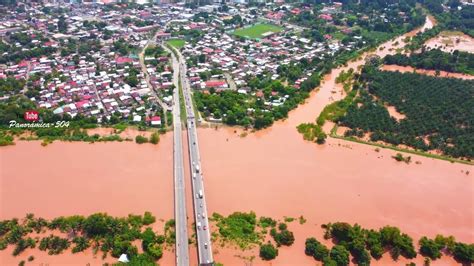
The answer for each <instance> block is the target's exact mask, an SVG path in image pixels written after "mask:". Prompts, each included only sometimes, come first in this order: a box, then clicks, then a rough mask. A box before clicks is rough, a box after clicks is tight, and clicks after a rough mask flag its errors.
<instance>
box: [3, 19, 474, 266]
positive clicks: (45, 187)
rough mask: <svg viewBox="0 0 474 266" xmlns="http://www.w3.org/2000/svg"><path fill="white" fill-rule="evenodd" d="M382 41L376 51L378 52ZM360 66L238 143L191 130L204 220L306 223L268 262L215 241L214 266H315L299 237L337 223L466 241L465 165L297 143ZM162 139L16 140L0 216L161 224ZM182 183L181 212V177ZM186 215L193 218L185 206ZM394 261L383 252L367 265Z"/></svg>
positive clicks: (168, 149) (77, 261) (229, 132)
mask: <svg viewBox="0 0 474 266" xmlns="http://www.w3.org/2000/svg"><path fill="white" fill-rule="evenodd" d="M429 23H431V22H429ZM402 38H403V37H400V38H397V40H401V39H402ZM393 42H395V41H391V42H389V43H387V44H385V45H384V47H385V49H382V50H377V51H376V53H377V54H380V55H383V54H386V53H389V49H390V48H391V47H392V43H393ZM392 50H393V49H392ZM362 63H363V61H356V62H351V63H349V65H348V66H347V67H344V68H339V69H336V70H334V71H332V73H331V74H329V75H327V76H326V77H325V81H324V84H323V85H322V86H321V87H320V88H319V90H318V92H316V91H315V92H313V93H312V94H311V97H310V98H309V99H308V100H307V102H306V103H305V104H304V105H302V106H300V107H298V108H297V109H296V110H294V111H292V112H290V115H289V118H288V119H286V120H285V121H280V122H277V123H275V125H274V126H273V127H272V128H270V129H266V130H263V131H259V132H257V133H249V134H248V135H247V136H245V137H242V136H241V133H242V130H240V129H233V128H225V127H223V128H220V129H218V130H216V129H212V128H201V129H199V140H200V148H201V158H202V166H203V171H204V181H205V190H206V197H207V202H208V211H209V213H213V212H218V213H221V214H224V215H225V214H230V213H232V212H234V211H255V212H256V213H257V215H259V216H271V217H274V218H279V219H282V218H283V216H290V217H299V216H300V215H303V216H304V217H305V218H306V219H307V222H306V223H305V224H303V225H300V224H299V223H298V221H297V220H296V221H294V222H292V223H290V224H289V228H290V230H293V231H294V232H295V237H296V241H295V243H294V245H293V246H291V247H284V248H280V254H279V256H278V257H277V259H276V260H274V261H272V262H271V263H268V262H262V261H261V260H260V259H258V254H257V250H256V249H255V250H251V251H247V252H241V251H238V250H236V249H234V248H232V247H225V248H221V247H218V246H217V245H215V246H214V251H215V253H216V254H215V260H216V261H217V262H222V263H224V265H245V261H246V259H243V258H242V257H251V256H256V258H255V260H253V265H270V264H271V265H314V264H315V261H314V260H313V259H312V258H310V257H307V256H306V255H305V254H304V241H305V239H306V238H307V237H310V236H314V237H317V238H318V239H319V240H322V236H323V234H322V230H321V228H320V225H321V224H323V223H327V222H336V221H346V222H350V223H359V224H361V225H362V226H364V227H368V228H379V227H381V226H384V225H394V226H398V227H399V228H400V229H401V230H402V231H404V232H405V233H408V234H409V235H411V236H412V237H413V238H414V239H415V241H417V239H418V238H419V237H420V236H423V235H427V236H430V237H433V236H435V235H436V234H438V233H440V234H446V235H453V236H455V237H456V238H457V239H458V240H460V241H464V242H470V243H472V242H474V226H473V225H474V217H473V210H474V198H473V195H474V181H473V176H472V175H473V173H474V167H472V166H468V165H463V164H457V163H454V164H453V163H449V162H446V161H441V160H434V159H429V158H426V157H420V156H416V155H411V156H412V161H413V162H418V163H411V164H405V163H400V162H396V161H395V160H394V159H392V158H391V156H392V155H394V154H395V151H392V150H386V149H381V150H380V151H378V152H377V151H375V149H374V147H372V146H368V145H362V144H356V143H352V142H346V141H343V140H337V139H331V138H329V139H328V141H327V143H326V144H325V145H316V144H314V143H309V142H307V141H304V140H303V138H302V136H301V135H300V134H299V133H298V132H297V131H296V126H297V125H298V124H300V123H302V122H311V121H314V119H315V118H316V117H317V115H318V114H319V112H320V111H321V110H322V108H324V106H325V105H327V104H328V103H330V102H332V101H334V100H338V99H340V98H341V97H343V96H344V95H343V93H342V89H341V88H339V87H338V86H336V85H335V82H334V80H335V78H336V77H337V75H338V74H339V73H340V71H342V70H343V69H344V70H347V69H348V68H350V67H352V68H354V69H356V68H357V66H359V65H361V64H362ZM183 136H184V135H183ZM172 142H173V140H172V134H169V133H168V134H166V135H164V136H162V138H161V141H160V143H159V144H158V145H156V146H155V145H151V144H144V145H138V144H135V143H133V142H122V143H118V142H113V143H96V144H88V143H64V142H55V143H53V144H51V145H48V146H47V147H42V146H41V145H40V144H39V142H19V143H17V145H15V146H10V147H2V148H1V149H0V189H1V190H0V219H8V218H12V217H23V216H24V215H25V214H26V213H34V214H36V216H42V217H45V218H53V217H56V216H60V215H72V214H84V215H87V214H90V213H94V212H107V213H109V214H111V215H119V216H125V215H127V214H129V213H143V212H144V211H151V212H153V213H154V214H155V215H156V216H157V218H158V219H163V220H167V219H169V218H172V217H173V171H172V165H173V158H172ZM466 171H470V172H471V174H466ZM187 185H188V186H187V189H188V206H191V203H190V202H189V200H190V199H191V192H190V190H189V188H190V186H189V182H188V184H187ZM188 212H189V217H192V214H191V210H190V208H188ZM190 222H192V219H191V218H190ZM162 225H163V223H162V222H158V223H157V224H156V225H155V228H156V229H157V230H162ZM328 244H330V243H328ZM11 250H12V248H11V247H9V248H8V249H7V250H5V251H0V265H17V264H18V262H19V261H20V260H22V259H23V260H25V259H26V258H27V257H28V256H29V255H31V254H34V256H35V258H36V259H35V261H34V262H35V263H34V264H36V265H38V264H40V263H49V265H85V264H86V263H90V265H101V264H102V261H101V260H100V259H99V258H93V256H92V254H90V251H88V253H84V254H79V255H70V253H69V251H68V252H66V253H65V254H62V255H59V256H51V257H50V256H47V255H46V253H44V252H39V251H27V252H25V253H24V254H22V255H21V256H19V257H16V258H13V257H12V256H11V255H10V254H11ZM194 250H195V248H194V247H192V248H191V258H192V259H193V260H194V261H193V264H192V265H195V264H196V261H195V260H196V256H195V251H194ZM108 261H109V262H113V261H114V260H113V259H108ZM414 261H416V262H417V264H421V262H422V261H423V259H422V258H421V256H418V258H417V259H416V260H414ZM405 262H406V261H405V260H400V261H398V262H393V261H392V260H391V259H389V258H388V256H384V258H382V259H381V261H379V262H377V263H375V262H374V263H373V264H374V265H404V264H405ZM159 263H160V264H161V265H173V264H174V255H173V254H172V251H167V252H165V254H164V257H163V259H162V260H160V261H159ZM450 264H454V261H453V260H452V259H450V258H444V259H442V260H439V261H436V262H434V263H433V264H432V265H450Z"/></svg>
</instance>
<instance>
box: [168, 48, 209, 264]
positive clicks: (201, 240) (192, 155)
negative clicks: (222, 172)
mask: <svg viewBox="0 0 474 266" xmlns="http://www.w3.org/2000/svg"><path fill="white" fill-rule="evenodd" d="M167 50H168V49H167ZM175 51H176V50H175ZM176 52H177V55H178V58H176V56H175V55H174V54H173V53H172V58H173V69H179V79H180V81H181V86H182V90H183V96H184V105H185V109H186V126H187V129H188V148H189V166H190V173H191V177H190V178H191V184H192V188H193V193H192V195H193V196H192V197H193V205H194V220H195V227H196V238H197V239H196V240H197V249H198V262H199V265H202V266H208V265H214V259H213V254H212V246H211V234H210V232H209V220H208V213H207V207H206V206H207V205H206V195H205V193H204V182H203V174H202V167H201V157H200V155H199V144H198V137H197V130H196V119H195V114H194V110H193V105H192V99H191V88H190V86H189V83H188V79H187V78H186V71H187V68H186V64H185V63H184V62H185V60H184V58H183V57H182V55H181V53H180V52H179V51H176ZM178 60H179V61H178ZM174 74H176V71H175V72H174ZM174 97H179V95H176V94H175V96H174ZM177 103H179V101H178V102H177V101H175V105H174V108H175V109H176V108H179V105H177ZM175 124H176V120H175Z"/></svg>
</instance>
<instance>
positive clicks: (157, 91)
mask: <svg viewBox="0 0 474 266" xmlns="http://www.w3.org/2000/svg"><path fill="white" fill-rule="evenodd" d="M57 7H58V5H56V4H46V5H40V4H37V3H35V2H32V3H30V4H25V5H24V6H22V8H23V9H24V10H18V9H17V10H14V11H12V12H10V13H6V14H4V15H2V16H3V17H2V22H1V24H0V37H1V44H2V45H1V48H2V50H0V52H2V56H5V58H7V56H9V57H10V58H9V59H11V60H8V61H4V62H0V79H6V78H9V77H13V78H15V79H19V80H20V79H22V80H27V81H28V82H27V85H25V88H24V89H23V90H22V91H21V92H22V93H23V94H25V95H27V96H28V98H30V99H31V100H32V101H33V102H35V103H36V104H37V105H38V107H42V108H47V109H50V110H52V111H53V112H54V113H55V114H58V115H62V114H68V115H70V116H71V117H75V116H76V115H78V114H81V115H84V116H95V117H97V118H98V120H99V121H101V120H110V119H112V116H116V117H119V118H120V119H128V120H133V121H135V122H141V121H147V122H150V123H153V124H157V121H159V120H160V119H159V116H162V115H163V112H162V110H163V109H166V107H169V106H168V105H166V102H168V103H170V102H171V100H172V99H171V96H170V93H169V92H168V91H167V90H166V89H168V88H170V87H171V84H172V82H171V78H172V75H171V72H170V71H171V69H170V67H169V64H168V62H169V58H168V57H167V56H166V55H160V56H156V58H155V57H150V56H147V57H145V56H144V58H140V52H141V50H142V49H143V48H144V47H145V46H147V45H150V46H153V45H157V44H156V43H154V41H153V40H154V35H155V33H157V32H158V33H160V32H161V33H162V31H163V29H164V28H165V26H166V23H169V21H170V20H172V19H174V18H175V17H176V15H177V14H179V10H175V9H173V8H170V7H169V6H153V7H152V8H146V9H143V8H117V9H110V10H106V9H105V8H103V7H102V6H97V5H88V4H83V5H77V4H74V5H69V4H67V5H65V6H61V7H64V8H69V10H68V12H64V13H60V14H58V13H56V12H58V10H57ZM4 47H5V48H4ZM47 48H49V49H47ZM157 65H159V66H160V67H157ZM163 65H164V67H163ZM0 96H2V97H1V99H3V100H5V99H8V97H9V96H11V95H8V94H4V95H0ZM158 98H159V99H158ZM163 102H165V106H163V105H159V103H163Z"/></svg>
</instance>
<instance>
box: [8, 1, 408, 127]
mask: <svg viewBox="0 0 474 266" xmlns="http://www.w3.org/2000/svg"><path fill="white" fill-rule="evenodd" d="M192 7H193V6H192V5H190V4H185V3H175V4H159V5H158V4H149V3H141V4H139V3H137V4H132V3H128V4H115V3H113V2H111V3H108V2H107V3H102V2H97V3H87V2H84V3H81V4H74V3H73V4H69V3H62V4H61V5H58V3H54V2H51V3H46V4H39V3H34V2H33V3H28V4H26V3H25V4H24V5H20V6H19V8H17V9H16V10H15V11H14V12H10V13H4V15H3V18H2V23H1V25H0V36H1V46H0V53H2V58H1V59H0V64H1V65H0V81H1V83H2V90H1V91H0V99H2V100H3V101H5V100H8V99H9V98H10V97H11V96H14V95H25V96H26V97H28V98H29V100H31V101H32V102H33V103H34V104H35V105H36V106H37V107H38V108H44V109H47V110H50V111H52V115H57V116H62V117H67V118H75V117H87V118H90V121H96V122H97V123H99V124H107V123H111V124H116V123H119V122H125V123H130V124H138V125H142V126H158V127H162V128H166V127H168V126H170V125H171V120H172V116H171V103H172V98H173V96H172V90H173V87H174V86H173V84H172V81H171V78H172V66H171V65H170V63H169V62H170V55H169V53H167V52H166V51H164V50H163V47H162V46H163V45H167V46H172V47H174V48H177V49H180V50H181V52H182V53H183V55H184V56H185V59H186V62H187V65H188V67H189V71H188V73H187V75H188V76H189V80H190V82H191V86H192V88H193V89H194V90H195V92H196V93H195V99H194V101H195V104H196V106H197V108H198V110H199V117H200V121H204V120H205V121H208V122H214V123H216V122H217V123H222V122H224V123H226V124H231V125H232V124H237V125H242V126H245V127H255V128H257V129H258V128H262V127H267V126H269V125H271V124H272V123H273V121H274V120H278V119H281V118H284V117H286V115H287V113H288V111H289V110H291V109H293V108H295V107H296V106H297V104H298V103H300V102H301V101H303V100H304V98H306V97H307V93H308V92H309V91H310V90H311V89H313V88H314V87H315V86H317V85H318V82H319V76H320V75H321V74H324V71H327V70H328V69H329V67H330V66H332V63H329V62H332V61H334V60H335V61H336V62H337V60H341V61H340V62H341V63H343V62H344V60H347V59H349V58H351V56H352V57H353V56H354V55H356V52H357V51H359V50H361V49H363V48H365V47H368V45H369V44H373V43H376V42H378V41H381V40H385V39H386V38H388V37H390V36H391V35H390V34H388V33H387V36H385V38H382V39H380V40H374V39H373V36H371V34H370V32H369V31H368V30H367V29H366V28H364V27H363V26H354V24H355V23H357V24H359V25H364V23H366V24H367V23H369V22H371V23H370V25H372V24H377V23H379V21H380V22H383V23H392V22H393V23H401V24H403V23H405V22H407V21H409V20H410V19H416V18H411V17H408V16H407V15H405V13H404V12H402V11H400V12H398V13H394V12H393V11H394V10H398V9H399V8H400V7H398V6H396V5H395V6H394V7H393V10H392V9H387V12H386V14H378V13H375V12H374V13H373V14H362V13H358V12H357V11H353V12H350V11H347V10H344V9H343V8H342V3H339V2H334V3H332V4H323V5H319V6H318V7H317V8H311V7H310V6H304V5H303V6H301V5H299V4H298V5H297V4H285V3H281V2H275V3H266V4H262V3H257V4H255V5H253V6H252V5H246V4H241V3H237V2H236V3H233V4H226V5H220V4H209V5H203V6H199V7H197V8H192ZM415 14H416V13H415ZM308 17H314V18H315V19H316V21H317V23H316V24H315V25H308V21H307V20H308V19H307V18H308ZM379 30H380V29H379ZM321 32H323V33H324V32H327V33H326V34H321ZM336 64H337V63H336ZM315 73H316V74H315ZM305 83H306V84H305ZM223 91H227V92H225V93H221V92H223ZM218 102H221V103H222V104H218ZM236 102H238V103H239V105H240V106H239V108H237V109H236V108H234V107H235V106H236V105H235V104H234V103H236ZM225 106H234V107H225ZM240 107H241V108H240Z"/></svg>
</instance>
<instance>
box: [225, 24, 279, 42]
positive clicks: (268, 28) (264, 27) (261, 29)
mask: <svg viewBox="0 0 474 266" xmlns="http://www.w3.org/2000/svg"><path fill="white" fill-rule="evenodd" d="M282 30H283V28H282V27H279V26H276V25H272V24H256V25H253V26H251V27H247V28H241V29H237V30H235V31H234V35H237V36H241V37H246V38H251V39H257V38H262V37H264V34H265V33H267V32H280V31H282Z"/></svg>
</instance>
